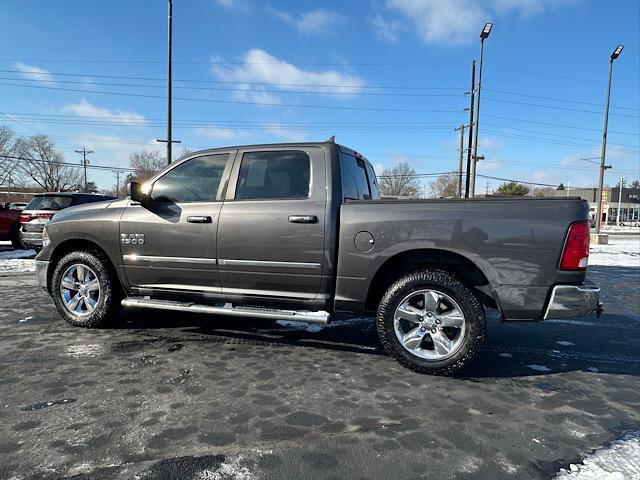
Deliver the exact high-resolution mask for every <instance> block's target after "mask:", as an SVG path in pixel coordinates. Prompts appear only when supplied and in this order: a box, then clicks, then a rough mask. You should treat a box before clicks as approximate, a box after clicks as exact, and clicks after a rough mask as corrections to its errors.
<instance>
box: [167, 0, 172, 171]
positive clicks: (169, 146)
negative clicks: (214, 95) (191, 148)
mask: <svg viewBox="0 0 640 480" xmlns="http://www.w3.org/2000/svg"><path fill="white" fill-rule="evenodd" d="M172 23H173V0H169V18H168V24H169V32H168V39H169V47H168V51H167V57H168V62H167V63H168V66H167V165H170V164H171V44H172V40H173V38H172V37H173V34H172V30H173V28H172V27H173V25H172Z"/></svg>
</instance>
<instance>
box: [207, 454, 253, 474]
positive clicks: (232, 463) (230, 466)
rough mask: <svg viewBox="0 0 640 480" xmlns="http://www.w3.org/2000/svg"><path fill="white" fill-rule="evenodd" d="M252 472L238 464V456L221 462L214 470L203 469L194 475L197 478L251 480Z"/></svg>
mask: <svg viewBox="0 0 640 480" xmlns="http://www.w3.org/2000/svg"><path fill="white" fill-rule="evenodd" d="M253 478H255V476H254V474H253V473H252V472H251V471H250V470H249V469H248V468H247V467H241V466H240V457H238V458H234V459H231V460H228V461H227V462H223V463H222V464H221V465H220V466H219V467H218V468H216V469H215V470H209V469H206V470H203V471H202V472H200V473H198V475H196V479H197V480H251V479H253Z"/></svg>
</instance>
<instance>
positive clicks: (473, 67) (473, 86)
mask: <svg viewBox="0 0 640 480" xmlns="http://www.w3.org/2000/svg"><path fill="white" fill-rule="evenodd" d="M475 91H476V61H475V60H474V61H473V62H472V63H471V91H470V92H469V96H470V97H471V103H470V106H469V141H468V142H467V178H466V179H465V190H464V196H465V198H469V182H470V180H471V144H472V143H473V105H474V98H475V97H474V96H475Z"/></svg>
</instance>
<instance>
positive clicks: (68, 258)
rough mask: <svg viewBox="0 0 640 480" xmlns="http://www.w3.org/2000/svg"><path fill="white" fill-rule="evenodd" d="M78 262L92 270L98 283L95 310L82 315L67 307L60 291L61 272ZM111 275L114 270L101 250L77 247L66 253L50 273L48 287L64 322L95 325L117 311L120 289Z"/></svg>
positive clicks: (83, 325) (94, 326)
mask: <svg viewBox="0 0 640 480" xmlns="http://www.w3.org/2000/svg"><path fill="white" fill-rule="evenodd" d="M78 264H80V265H83V266H86V267H89V268H90V269H91V270H92V271H93V272H95V275H96V277H97V279H98V281H99V284H100V294H99V297H98V301H97V304H96V306H95V308H94V310H93V311H92V312H91V313H89V314H87V315H84V316H81V317H79V316H76V315H74V314H72V313H71V312H70V311H69V310H68V309H67V307H66V306H65V303H64V301H63V300H62V295H61V280H62V276H63V275H64V273H65V271H66V270H67V269H68V268H69V267H71V266H72V265H78ZM114 279H115V274H114V273H112V272H111V271H110V269H109V260H108V259H107V258H105V256H104V255H103V254H101V253H99V252H95V251H83V250H80V251H77V252H71V253H68V254H67V255H65V256H64V257H62V258H61V259H60V261H59V262H58V264H57V265H56V268H55V270H54V271H53V275H52V276H51V284H50V285H49V291H50V292H51V296H52V297H53V301H54V303H55V305H56V308H57V309H58V312H59V313H60V316H62V318H64V319H65V320H66V321H67V322H69V323H70V324H71V325H74V326H76V327H85V328H97V327H101V326H104V325H106V324H107V323H108V321H109V320H110V319H111V317H112V315H113V314H115V313H116V311H117V307H118V301H119V295H118V291H119V290H118V286H117V283H116V282H114Z"/></svg>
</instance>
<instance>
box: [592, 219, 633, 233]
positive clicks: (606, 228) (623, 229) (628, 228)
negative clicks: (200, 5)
mask: <svg viewBox="0 0 640 480" xmlns="http://www.w3.org/2000/svg"><path fill="white" fill-rule="evenodd" d="M636 223H638V222H637V220H636V221H635V222H633V224H634V225H635V224H636ZM601 231H602V232H604V233H615V234H619V235H629V234H631V235H633V234H634V233H635V234H640V227H634V226H633V225H629V224H627V225H625V226H620V227H619V226H617V225H603V226H602V230H601Z"/></svg>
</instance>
